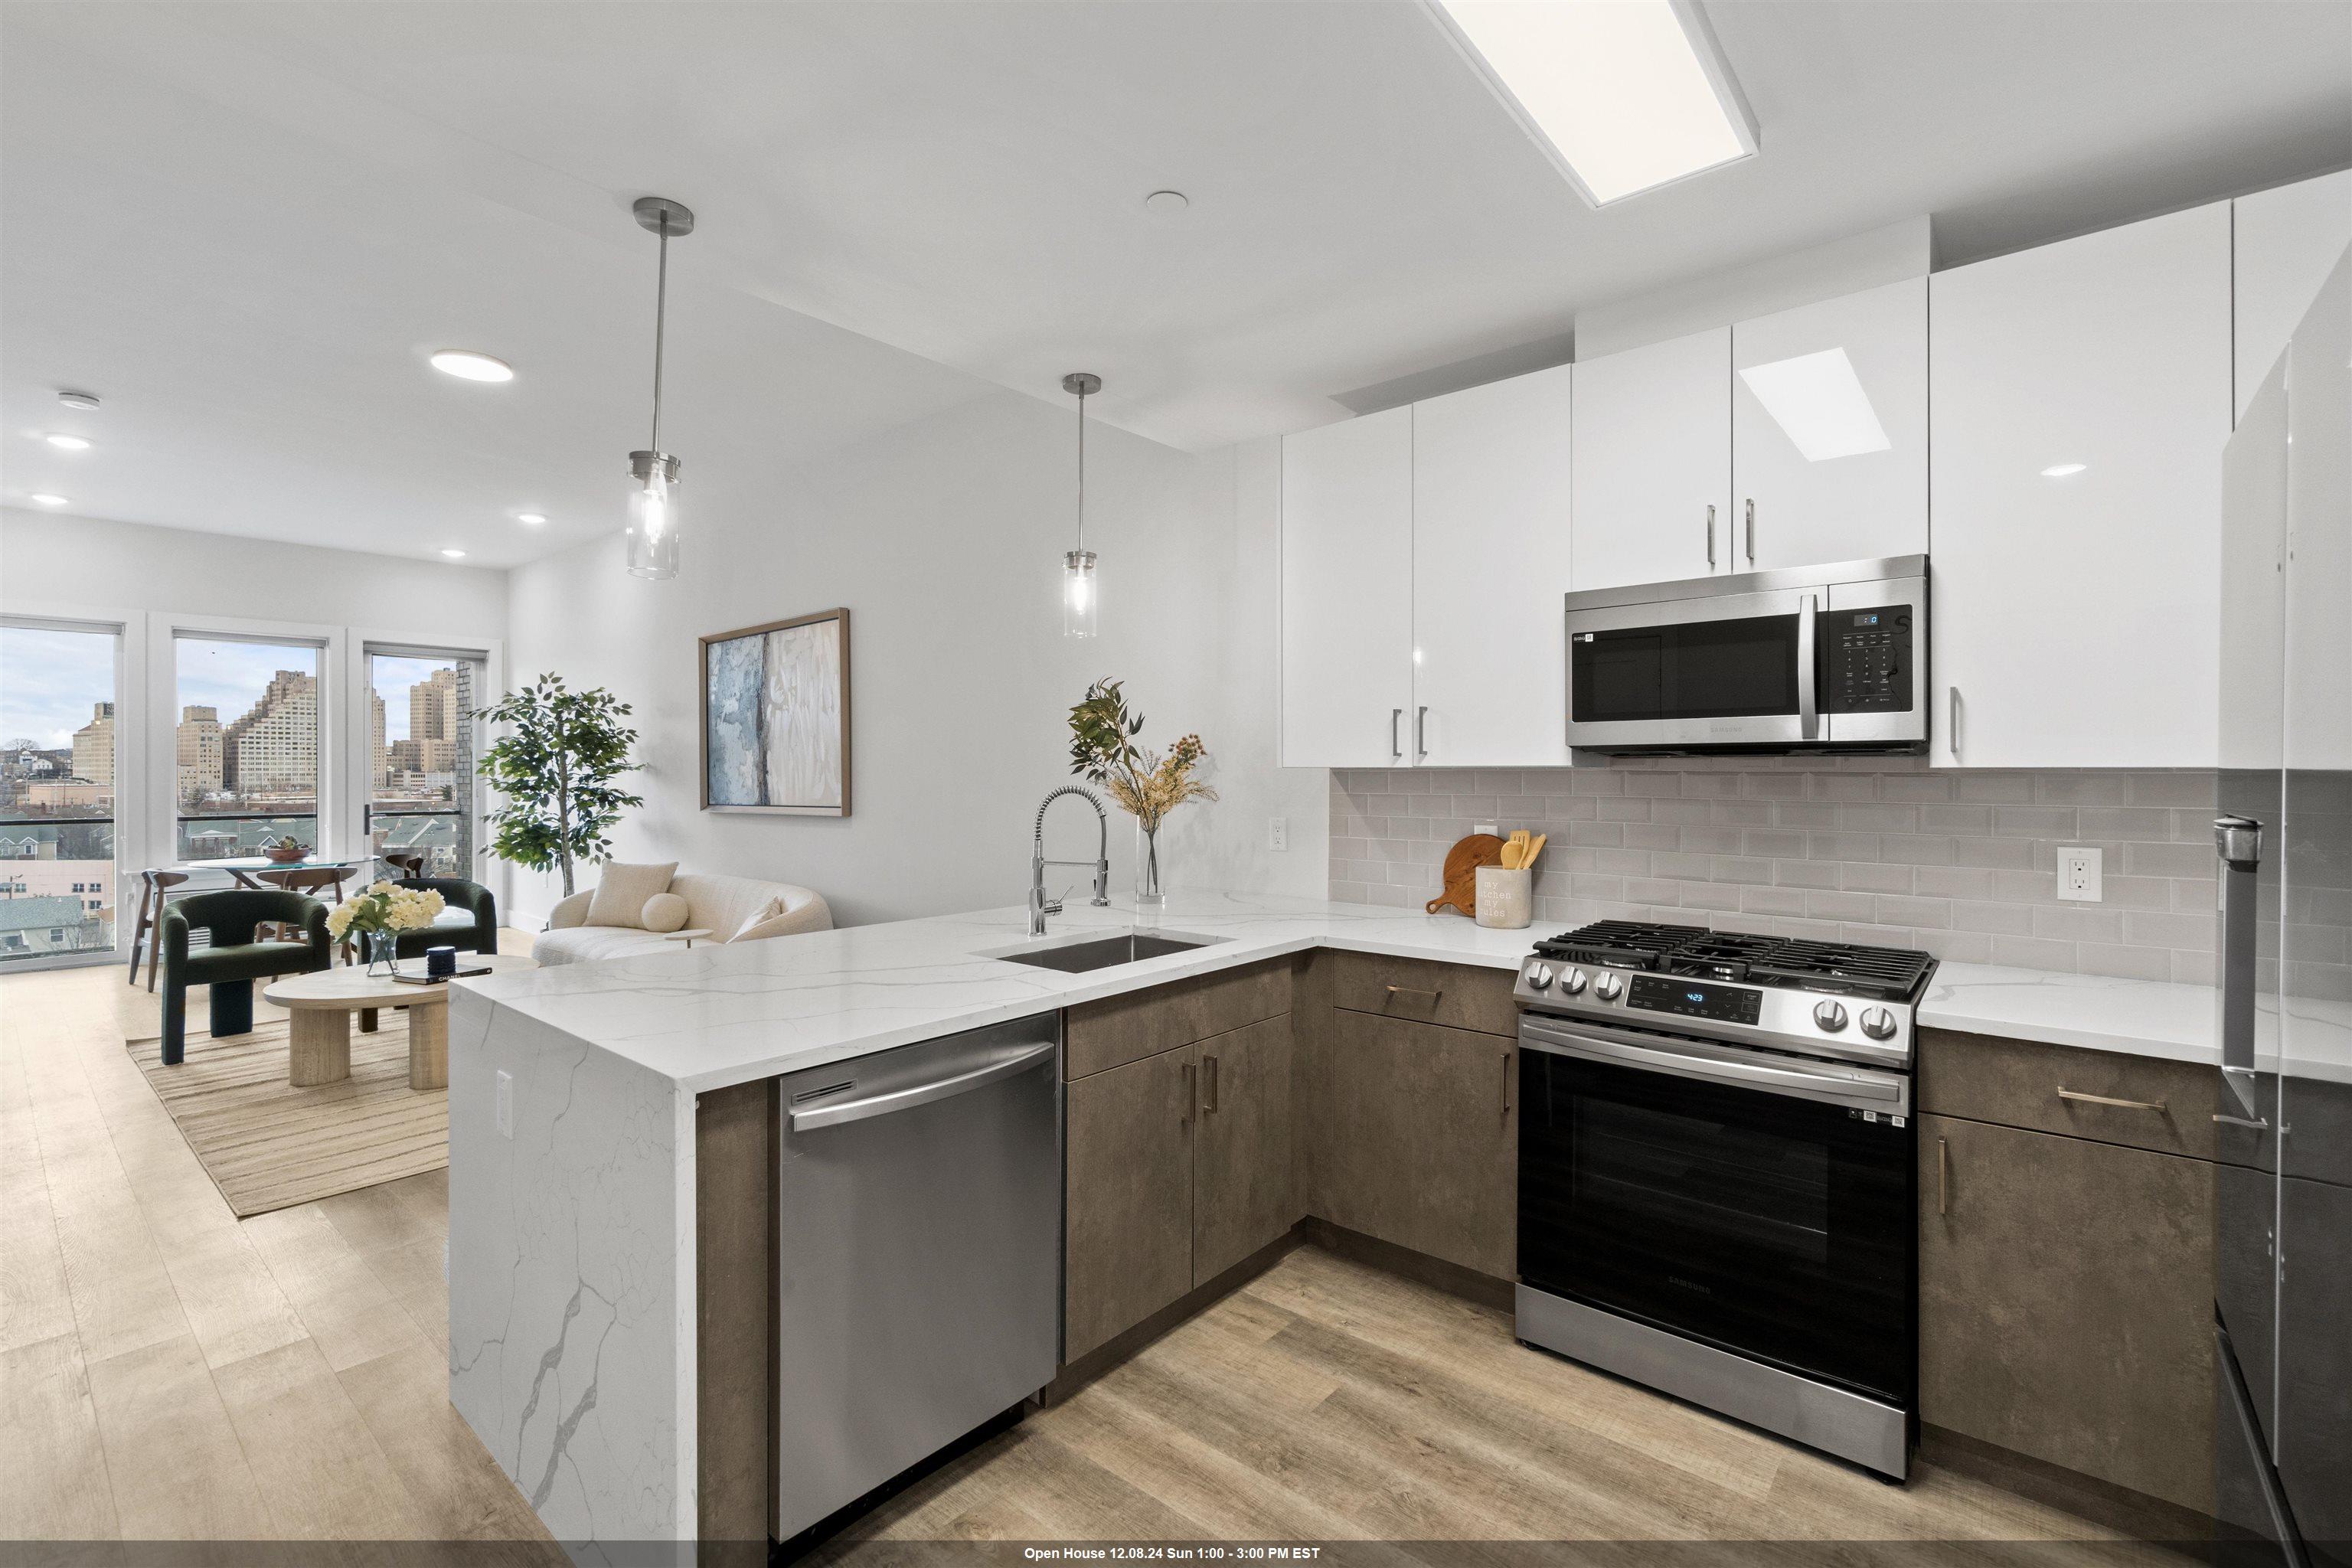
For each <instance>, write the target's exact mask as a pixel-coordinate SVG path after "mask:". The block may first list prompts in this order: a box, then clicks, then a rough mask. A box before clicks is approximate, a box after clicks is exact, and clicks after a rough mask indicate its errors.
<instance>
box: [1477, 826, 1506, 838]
mask: <svg viewBox="0 0 2352 1568" xmlns="http://www.w3.org/2000/svg"><path fill="white" fill-rule="evenodd" d="M1470 831H1471V832H1473V833H1486V834H1491V835H1493V836H1494V837H1496V838H1500V837H1502V836H1503V830H1502V829H1501V828H1499V827H1497V826H1495V825H1494V824H1493V823H1491V822H1474V823H1472V824H1471V825H1470Z"/></svg>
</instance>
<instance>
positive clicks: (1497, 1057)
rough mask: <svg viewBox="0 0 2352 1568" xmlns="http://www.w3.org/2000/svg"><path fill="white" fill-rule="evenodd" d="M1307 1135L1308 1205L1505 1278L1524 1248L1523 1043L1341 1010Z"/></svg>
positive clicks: (1385, 1238)
mask: <svg viewBox="0 0 2352 1568" xmlns="http://www.w3.org/2000/svg"><path fill="white" fill-rule="evenodd" d="M1332 1029H1333V1037H1332V1039H1331V1041H1330V1042H1329V1047H1328V1050H1327V1051H1326V1052H1324V1053H1323V1057H1322V1059H1321V1061H1320V1062H1319V1063H1318V1068H1319V1071H1318V1084H1317V1089H1318V1096H1317V1098H1316V1100H1314V1102H1313V1103H1312V1104H1311V1105H1310V1106H1309V1107H1308V1109H1307V1118H1308V1119H1309V1122H1310V1126H1309V1129H1308V1131H1307V1133H1306V1136H1307V1137H1308V1138H1309V1139H1311V1140H1313V1141H1314V1142H1315V1143H1316V1149H1315V1152H1314V1158H1313V1160H1312V1162H1311V1169H1312V1170H1313V1172H1314V1176H1315V1183H1316V1188H1317V1190H1316V1192H1315V1193H1314V1194H1311V1203H1310V1208H1311V1211H1312V1212H1313V1213H1316V1214H1318V1215H1322V1216H1323V1217H1325V1218H1327V1219H1328V1220H1330V1221H1331V1222H1332V1223H1333V1224H1335V1225H1341V1226H1347V1227H1348V1228H1349V1229H1350V1230H1359V1231H1362V1232H1363V1233H1364V1234H1365V1235H1367V1236H1374V1237H1380V1238H1381V1240H1383V1241H1392V1242H1395V1243H1396V1244H1397V1245H1398V1246H1400V1247H1412V1248H1413V1249H1414V1250H1415V1251H1418V1252H1426V1253H1428V1254H1430V1255H1431V1256H1433V1257H1436V1258H1444V1259H1446V1260H1447V1261H1448V1262H1452V1263H1459V1264H1461V1265H1463V1266H1464V1267H1465V1268H1475V1269H1476V1270H1478V1271H1479V1272H1480V1273H1482V1274H1487V1275H1491V1276H1494V1277H1495V1278H1496V1279H1514V1278H1516V1272H1515V1271H1516V1268H1517V1252H1518V1215H1517V1202H1518V1149H1519V1139H1518V1116H1517V1105H1516V1100H1517V1087H1518V1086H1517V1081H1516V1080H1517V1070H1518V1064H1517V1046H1516V1043H1515V1042H1513V1041H1512V1040H1509V1039H1507V1038H1505V1037H1502V1036H1499V1035H1481V1034H1475V1033H1473V1032H1471V1031H1470V1030H1467V1029H1448V1028H1445V1027H1443V1026H1439V1025H1436V1024H1416V1023H1412V1022H1408V1021H1407V1020H1404V1019H1402V1018H1375V1017H1372V1016H1369V1015H1366V1014H1361V1013H1349V1012H1344V1011H1342V1012H1339V1013H1337V1014H1336V1015H1335V1016H1334V1018H1333V1022H1332Z"/></svg>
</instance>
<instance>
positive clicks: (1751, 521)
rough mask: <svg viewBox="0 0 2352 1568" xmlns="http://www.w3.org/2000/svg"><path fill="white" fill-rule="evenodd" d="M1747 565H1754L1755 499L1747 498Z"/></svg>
mask: <svg viewBox="0 0 2352 1568" xmlns="http://www.w3.org/2000/svg"><path fill="white" fill-rule="evenodd" d="M1748 564H1749V565H1750V566H1753V565H1755V564H1756V498H1755V497H1753V496H1750V497H1748Z"/></svg>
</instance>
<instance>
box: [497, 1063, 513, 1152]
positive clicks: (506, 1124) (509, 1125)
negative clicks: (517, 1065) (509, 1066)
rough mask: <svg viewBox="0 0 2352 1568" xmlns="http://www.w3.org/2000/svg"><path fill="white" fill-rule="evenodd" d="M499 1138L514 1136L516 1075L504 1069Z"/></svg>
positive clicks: (500, 1083) (501, 1077) (500, 1101)
mask: <svg viewBox="0 0 2352 1568" xmlns="http://www.w3.org/2000/svg"><path fill="white" fill-rule="evenodd" d="M513 1136H514V1074H512V1073H510V1072H507V1071H505V1070H504V1069H500V1071H499V1137H501V1138H511V1137H513Z"/></svg>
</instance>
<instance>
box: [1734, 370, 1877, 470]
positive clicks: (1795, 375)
mask: <svg viewBox="0 0 2352 1568" xmlns="http://www.w3.org/2000/svg"><path fill="white" fill-rule="evenodd" d="M1739 379H1740V380H1742V381H1744V382H1746V383H1747V384H1748V391H1750V392H1752V393H1754V394H1755V395H1756V401H1757V402H1759V403H1760V404H1762V405H1764V412H1765V413H1767V414H1769V415H1770V416H1772V418H1773V422H1774V423H1776V424H1778V425H1779V426H1780V428H1781V429H1783V430H1785V431H1787V432H1788V435H1789V439H1790V440H1791V441H1794V442H1795V443H1796V444H1797V450H1798V451H1800V452H1802V453H1803V454H1804V455H1805V461H1807V462H1809V463H1821V462H1826V461H1828V460H1829V459H1830V458H1852V457H1855V456H1857V455H1859V454H1861V453H1864V452H1884V451H1885V450H1886V449H1887V448H1888V447H1892V446H1893V445H1894V444H1895V443H1894V442H1892V441H1889V440H1888V439H1887V438H1886V427H1885V426H1884V425H1881V424H1880V423H1879V422H1878V411H1877V410H1876V409H1874V408H1873V407H1871V405H1870V395H1869V394H1868V393H1866V392H1864V391H1863V389H1862V378H1861V377H1860V376H1858V375H1856V374H1853V361H1852V360H1850V359H1848V358H1846V357H1845V350H1843V349H1823V350H1822V351H1821V352H1820V353H1810V354H1799V355H1798V356H1797V357H1796V358H1794V359H1778V360H1774V361H1772V362H1771V363H1769V364H1751V365H1748V367H1747V368H1745V369H1743V370H1742V371H1741V372H1740V373H1739Z"/></svg>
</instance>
